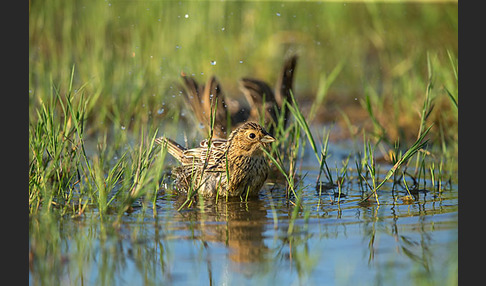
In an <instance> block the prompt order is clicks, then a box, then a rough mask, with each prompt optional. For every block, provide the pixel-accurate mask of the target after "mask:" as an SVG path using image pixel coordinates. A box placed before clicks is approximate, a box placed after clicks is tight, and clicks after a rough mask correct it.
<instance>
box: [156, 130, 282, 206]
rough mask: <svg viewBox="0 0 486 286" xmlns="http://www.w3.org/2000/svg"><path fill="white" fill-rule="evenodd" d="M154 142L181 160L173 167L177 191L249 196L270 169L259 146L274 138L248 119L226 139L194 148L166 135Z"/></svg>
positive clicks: (266, 144) (202, 143)
mask: <svg viewBox="0 0 486 286" xmlns="http://www.w3.org/2000/svg"><path fill="white" fill-rule="evenodd" d="M155 141H156V143H158V144H161V145H164V144H167V150H168V152H169V153H170V154H171V155H172V156H174V157H175V158H176V159H177V160H178V161H180V162H181V163H182V166H179V167H176V168H174V169H173V170H172V174H173V176H175V184H176V188H177V189H178V191H180V192H185V193H187V192H188V191H189V190H191V189H192V190H196V191H197V192H198V193H199V194H201V195H203V196H204V197H214V196H216V194H219V195H220V196H230V197H237V196H242V195H245V196H246V193H247V192H248V196H256V195H258V192H259V191H260V189H261V188H262V186H263V184H264V182H265V180H266V179H267V176H268V172H269V167H268V162H267V160H266V158H265V155H264V153H263V151H262V148H267V147H268V146H269V144H270V143H271V142H273V141H275V138H274V137H273V136H272V135H270V134H269V133H268V132H267V131H266V130H265V129H264V128H263V127H262V126H261V125H259V124H258V123H255V122H247V123H244V124H243V125H241V126H240V127H238V128H236V129H235V130H234V131H233V132H231V134H230V136H229V137H228V139H221V138H213V139H211V140H208V139H206V140H203V141H202V142H201V143H200V146H199V147H196V148H193V149H186V148H184V147H182V146H181V145H179V144H177V143H176V142H175V141H173V140H171V139H168V138H165V137H159V138H157V139H156V140H155Z"/></svg>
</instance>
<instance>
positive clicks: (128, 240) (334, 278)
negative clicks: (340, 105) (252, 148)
mask: <svg viewBox="0 0 486 286" xmlns="http://www.w3.org/2000/svg"><path fill="white" fill-rule="evenodd" d="M332 148H335V147H331V150H334V152H335V153H339V152H338V151H337V150H336V149H332ZM336 157H339V156H336ZM314 161H315V160H314ZM306 162H307V163H311V162H313V160H312V158H307V157H305V161H304V163H303V164H302V170H303V172H302V174H305V173H306V175H305V176H304V177H303V181H302V182H301V183H300V186H304V188H303V189H302V194H301V195H302V198H303V200H302V201H303V202H302V208H301V209H300V210H299V213H298V214H297V216H296V217H295V219H293V218H292V215H293V211H294V205H293V202H295V199H294V198H292V197H291V199H290V200H288V199H287V198H286V193H285V189H284V188H282V186H281V184H280V182H279V181H278V180H277V181H275V180H270V182H269V184H268V185H267V186H265V188H264V190H262V193H261V195H260V196H259V197H258V198H257V199H253V200H249V201H247V202H245V201H241V200H240V199H236V200H230V201H228V202H226V201H225V200H224V199H223V200H219V201H218V202H214V201H204V202H199V203H197V204H196V205H195V206H194V207H192V208H189V209H187V208H184V209H182V210H181V211H178V209H179V207H180V206H181V205H182V203H183V202H184V199H183V198H182V199H181V198H175V197H174V196H173V195H171V194H169V193H167V194H165V193H163V192H162V193H161V194H160V195H159V197H158V198H157V200H156V201H155V205H147V206H145V207H142V206H135V207H134V209H133V212H131V213H126V214H124V215H123V217H122V219H121V221H120V222H119V223H115V217H116V216H115V215H105V217H103V219H102V220H100V219H99V214H97V213H87V214H86V215H84V216H82V217H80V218H78V219H71V218H59V217H53V216H52V215H46V216H43V215H40V216H38V217H31V219H30V241H29V248H30V253H31V260H30V272H29V275H30V276H29V282H30V284H31V285H36V284H38V283H37V282H46V283H48V284H51V283H55V284H58V283H61V284H63V285H71V284H76V285H79V284H87V285H103V284H108V285H134V284H148V285H153V284H157V285H162V284H163V285H350V284H351V285H381V284H385V285H393V284H397V285H398V284H402V282H403V281H409V282H407V283H409V284H424V283H432V284H441V283H448V284H457V282H456V281H457V223H458V188H457V185H456V184H454V183H451V184H449V183H447V182H444V186H445V187H444V189H443V190H442V191H440V192H439V191H437V190H435V189H433V188H432V183H431V182H430V181H428V182H427V185H428V186H429V190H428V191H421V192H418V193H414V194H413V195H414V199H413V200H404V199H403V197H404V196H405V195H407V192H406V191H405V190H404V189H403V188H402V187H400V186H395V187H394V188H395V190H393V191H392V190H391V187H392V186H391V184H385V185H384V187H383V189H382V190H380V191H379V192H378V195H379V199H380V205H378V204H376V202H375V200H374V198H373V197H371V199H370V200H368V201H367V202H364V203H363V202H362V198H363V197H364V193H363V190H362V189H361V188H360V186H359V184H358V180H356V179H353V176H356V172H355V171H353V170H350V171H349V172H348V177H349V179H348V180H346V181H345V183H344V184H343V186H342V190H341V195H339V194H338V189H337V188H334V189H322V190H321V193H320V194H319V190H318V189H316V181H315V180H316V178H317V175H318V170H317V169H316V168H315V166H312V165H313V164H305V163H306ZM383 169H385V168H383ZM381 177H383V175H382V176H381ZM354 178H355V177H354ZM322 180H323V181H326V179H325V178H324V177H322ZM290 228H291V229H292V230H291V231H289V229H290Z"/></svg>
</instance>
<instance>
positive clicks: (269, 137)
mask: <svg viewBox="0 0 486 286" xmlns="http://www.w3.org/2000/svg"><path fill="white" fill-rule="evenodd" d="M273 141H275V138H273V136H272V135H270V134H267V135H265V136H263V137H262V139H260V142H262V143H271V142H273Z"/></svg>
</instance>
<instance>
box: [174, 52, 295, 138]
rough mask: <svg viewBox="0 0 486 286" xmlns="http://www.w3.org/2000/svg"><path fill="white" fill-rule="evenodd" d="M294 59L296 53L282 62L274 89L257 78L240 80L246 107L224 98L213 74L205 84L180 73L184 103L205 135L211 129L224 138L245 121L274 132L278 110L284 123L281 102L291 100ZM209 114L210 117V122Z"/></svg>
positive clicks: (286, 109)
mask: <svg viewBox="0 0 486 286" xmlns="http://www.w3.org/2000/svg"><path fill="white" fill-rule="evenodd" d="M297 59H298V57H297V55H295V54H294V55H291V56H289V57H288V58H287V59H286V60H285V61H284V64H283V66H282V69H281V71H280V73H279V76H278V78H277V81H276V84H275V89H272V88H271V87H270V85H269V84H267V83H266V82H265V81H263V80H260V79H257V78H252V77H244V78H242V79H240V80H239V89H240V91H241V92H242V93H243V95H244V98H245V99H246V101H247V102H248V106H245V104H243V103H242V102H241V101H238V100H235V99H232V98H228V97H226V96H225V94H224V92H223V90H222V87H221V84H220V82H219V81H218V79H217V78H216V76H211V77H210V78H209V79H208V80H207V82H206V84H198V83H197V81H196V80H195V79H194V78H192V77H190V76H187V75H186V74H185V73H181V76H182V79H183V83H184V84H183V86H181V91H182V94H183V95H184V96H183V98H184V102H185V103H186V106H188V107H189V108H190V109H191V110H192V113H193V114H194V115H195V119H196V121H198V124H202V126H203V127H204V128H203V129H201V131H205V133H206V134H208V131H209V130H212V132H213V136H214V137H216V138H226V136H227V135H228V134H229V133H230V132H231V131H232V130H234V129H235V128H237V127H238V126H240V125H242V124H244V123H245V122H247V121H256V122H263V125H264V126H266V127H267V129H268V131H269V132H270V133H271V134H275V130H276V127H277V124H278V121H279V120H278V118H279V114H280V112H282V111H283V112H284V114H283V127H284V128H285V126H286V124H287V122H288V117H289V113H288V108H284V104H285V101H287V102H289V103H290V104H291V103H292V100H291V96H290V94H291V91H292V87H293V79H294V74H295V67H296V65H297ZM211 116H214V123H213V124H212V125H211V122H212V121H213V120H211ZM211 126H212V129H211Z"/></svg>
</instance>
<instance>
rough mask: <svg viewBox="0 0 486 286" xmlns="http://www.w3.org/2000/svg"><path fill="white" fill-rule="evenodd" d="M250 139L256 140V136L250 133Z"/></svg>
mask: <svg viewBox="0 0 486 286" xmlns="http://www.w3.org/2000/svg"><path fill="white" fill-rule="evenodd" d="M248 137H250V138H251V139H255V137H256V135H255V133H250V134H249V135H248Z"/></svg>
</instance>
